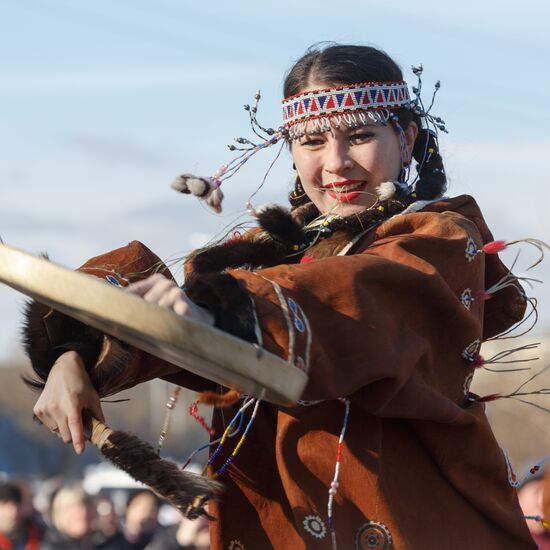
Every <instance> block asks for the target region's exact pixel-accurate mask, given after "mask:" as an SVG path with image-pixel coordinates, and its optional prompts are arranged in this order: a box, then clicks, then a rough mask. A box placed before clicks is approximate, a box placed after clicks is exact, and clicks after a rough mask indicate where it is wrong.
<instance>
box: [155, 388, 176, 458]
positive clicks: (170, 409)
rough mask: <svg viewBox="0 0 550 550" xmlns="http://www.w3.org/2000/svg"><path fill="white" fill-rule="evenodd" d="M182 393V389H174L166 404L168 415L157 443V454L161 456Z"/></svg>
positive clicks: (165, 416) (165, 417)
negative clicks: (173, 413)
mask: <svg viewBox="0 0 550 550" xmlns="http://www.w3.org/2000/svg"><path fill="white" fill-rule="evenodd" d="M180 392H181V387H180V386H177V387H175V388H174V390H173V391H172V393H171V394H170V397H169V398H168V401H167V402H166V414H165V415H164V422H163V423H162V429H161V431H160V435H159V440H158V443H157V454H159V455H160V451H161V449H162V447H163V445H164V441H165V439H166V435H167V434H168V428H169V427H170V420H171V418H172V412H173V410H174V408H175V407H176V405H177V403H178V398H179V395H180Z"/></svg>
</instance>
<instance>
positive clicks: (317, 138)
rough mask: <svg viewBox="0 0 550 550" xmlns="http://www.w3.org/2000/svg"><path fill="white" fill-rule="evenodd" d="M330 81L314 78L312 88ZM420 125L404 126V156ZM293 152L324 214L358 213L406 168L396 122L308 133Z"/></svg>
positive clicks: (305, 184)
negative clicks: (378, 190) (402, 168)
mask: <svg viewBox="0 0 550 550" xmlns="http://www.w3.org/2000/svg"><path fill="white" fill-rule="evenodd" d="M326 87H327V86H326V85H324V86H323V84H322V83H321V84H319V83H314V84H313V85H312V86H311V87H309V86H308V89H322V88H326ZM417 132H418V129H417V126H416V124H414V123H411V124H410V125H409V127H408V128H407V130H406V131H405V138H406V151H405V158H407V159H410V156H411V151H412V146H413V144H414V140H415V139H416V135H417ZM291 151H292V157H293V159H294V164H295V165H296V171H297V173H298V175H299V177H300V181H301V182H302V186H303V188H304V190H305V192H306V193H307V195H308V197H309V198H310V199H311V200H312V201H313V203H314V204H315V206H317V208H318V209H319V211H320V212H323V213H333V214H338V215H341V216H350V215H352V214H357V213H359V212H361V211H363V210H365V209H366V208H369V207H371V206H372V205H374V204H375V203H376V201H377V199H378V196H377V194H376V189H377V187H378V186H379V185H380V184H381V183H382V182H384V181H392V180H393V181H395V180H396V179H397V178H398V176H399V172H400V170H401V164H402V158H401V145H400V140H399V135H398V134H397V132H396V131H395V128H394V126H393V125H392V124H388V125H386V126H383V125H377V124H375V123H374V122H373V123H369V124H367V125H366V126H360V127H358V128H348V127H347V126H345V125H341V126H340V128H334V127H333V128H332V130H331V131H330V132H324V133H318V134H307V135H305V136H304V137H303V138H301V139H299V140H296V141H294V142H293V143H292V147H291Z"/></svg>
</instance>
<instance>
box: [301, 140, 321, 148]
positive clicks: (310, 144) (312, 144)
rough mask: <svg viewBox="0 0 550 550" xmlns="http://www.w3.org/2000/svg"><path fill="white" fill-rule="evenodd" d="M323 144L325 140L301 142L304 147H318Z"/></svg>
mask: <svg viewBox="0 0 550 550" xmlns="http://www.w3.org/2000/svg"><path fill="white" fill-rule="evenodd" d="M322 144H323V140H322V139H319V138H309V139H306V140H304V141H301V142H300V145H302V146H303V147H318V146H319V145H322Z"/></svg>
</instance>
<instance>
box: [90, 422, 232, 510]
mask: <svg viewBox="0 0 550 550" xmlns="http://www.w3.org/2000/svg"><path fill="white" fill-rule="evenodd" d="M86 424H87V426H88V428H89V429H90V428H91V429H90V431H89V433H90V438H89V439H90V441H91V443H92V444H93V445H95V446H96V447H97V448H98V449H99V450H100V452H101V454H102V455H103V456H104V457H105V458H106V459H107V460H109V461H110V462H112V463H113V464H114V465H115V466H117V467H118V468H120V469H121V470H124V471H125V472H126V473H128V474H129V475H130V476H131V477H132V478H134V479H135V480H136V481H140V482H142V483H144V484H145V485H148V486H149V487H150V488H151V489H152V490H153V491H154V492H155V493H157V494H158V495H159V496H161V497H162V498H165V499H166V500H167V501H168V502H169V503H170V504H172V505H173V506H175V507H176V508H177V509H178V510H179V511H180V512H181V513H182V514H183V515H185V516H186V517H187V518H189V519H196V518H198V517H199V516H202V515H204V516H207V517H209V518H210V516H208V514H207V512H206V510H205V509H204V505H205V504H206V503H207V502H208V501H209V500H210V499H212V498H215V497H216V496H219V495H220V493H221V491H222V485H221V484H220V483H218V482H216V481H213V480H211V479H208V478H207V477H204V476H200V475H196V474H192V473H189V472H183V471H182V470H180V469H179V467H178V465H177V464H176V463H175V462H172V461H170V460H166V459H163V458H160V457H159V455H158V454H157V453H156V451H155V450H154V449H153V447H152V446H151V445H149V443H146V442H145V441H142V440H141V439H139V438H138V437H136V436H134V435H131V434H128V433H126V432H123V431H119V430H113V429H111V428H109V427H108V426H106V425H105V424H103V422H101V421H99V420H97V419H96V418H93V417H92V416H90V415H86ZM210 519H211V518H210Z"/></svg>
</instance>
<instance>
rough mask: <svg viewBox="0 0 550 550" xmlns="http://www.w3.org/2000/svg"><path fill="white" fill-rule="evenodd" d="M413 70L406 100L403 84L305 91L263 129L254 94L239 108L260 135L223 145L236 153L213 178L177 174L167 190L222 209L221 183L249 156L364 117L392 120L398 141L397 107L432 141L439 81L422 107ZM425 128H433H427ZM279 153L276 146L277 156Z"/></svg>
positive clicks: (440, 126) (439, 123) (441, 125)
mask: <svg viewBox="0 0 550 550" xmlns="http://www.w3.org/2000/svg"><path fill="white" fill-rule="evenodd" d="M412 71H413V73H414V74H415V75H416V77H417V78H418V84H417V86H413V87H412V92H413V94H414V96H415V98H414V99H412V100H411V98H410V95H409V90H408V88H407V84H406V82H404V81H399V82H361V83H358V84H345V85H340V86H337V87H334V88H327V89H322V90H308V91H306V92H300V93H299V94H296V95H293V96H290V97H288V98H285V99H284V100H283V102H282V103H283V125H282V126H279V127H278V128H277V129H273V128H265V127H263V126H262V125H261V124H260V123H259V122H258V120H257V117H256V115H257V112H258V103H259V101H260V98H261V95H260V92H256V94H255V96H254V99H255V103H254V105H252V106H250V105H245V106H244V110H245V111H247V112H248V115H249V117H250V126H251V128H252V132H253V133H254V134H255V135H256V136H257V137H258V138H259V139H260V141H257V140H256V139H254V141H252V140H250V139H247V138H243V137H239V138H236V139H235V143H236V144H237V145H234V144H230V145H228V147H229V150H230V151H241V153H239V155H238V156H237V157H236V158H234V159H233V160H232V161H231V162H229V163H228V164H223V165H222V166H220V168H219V169H218V170H217V171H216V173H215V174H214V175H213V176H207V177H199V176H195V175H192V174H183V175H181V176H178V177H177V178H176V179H175V180H174V181H173V182H172V188H173V189H175V190H176V191H179V192H180V193H185V194H192V195H195V196H197V197H199V198H200V199H202V200H204V201H205V202H206V204H207V205H208V206H210V208H212V209H213V210H214V211H215V212H221V203H222V200H223V193H222V191H221V189H220V186H221V185H222V183H223V182H224V181H225V180H226V179H228V178H230V177H231V176H233V175H234V174H235V173H236V172H237V171H238V170H239V169H240V168H241V167H242V166H243V165H244V164H245V163H246V162H247V161H248V160H249V159H250V158H251V157H252V156H253V155H255V154H256V153H257V152H259V151H262V150H263V149H267V148H268V147H271V146H272V145H275V144H277V143H278V142H280V141H283V142H284V141H287V140H294V139H299V138H300V137H302V136H304V135H305V134H306V132H308V133H312V132H328V131H330V130H331V128H332V127H335V128H338V127H339V126H340V125H341V124H345V125H346V126H348V127H357V126H365V125H366V124H367V123H368V120H371V121H373V122H374V123H376V124H388V122H392V123H393V124H394V125H395V127H396V129H397V130H398V132H399V134H400V139H401V140H402V141H403V130H402V128H401V126H400V124H399V119H398V117H397V115H396V114H395V113H393V112H392V111H394V110H396V109H400V108H403V109H410V110H411V111H412V112H413V113H415V114H416V115H418V116H419V117H420V118H421V119H422V120H423V124H424V126H425V127H426V129H428V130H429V131H430V132H432V133H433V134H434V135H435V137H436V139H437V130H441V131H443V132H446V131H447V130H446V129H445V122H444V121H443V120H442V119H441V118H439V117H435V116H433V115H432V114H430V111H431V109H432V106H433V104H434V99H435V95H436V93H437V91H438V90H439V88H440V83H439V81H438V82H436V84H435V89H434V92H433V95H432V99H431V103H430V105H429V107H428V108H425V107H424V104H423V102H422V98H421V95H420V94H421V90H422V78H421V75H422V72H423V68H422V65H419V66H418V67H412ZM430 128H433V130H431V129H430ZM281 151H282V147H281V149H279V152H278V153H277V157H276V158H275V160H277V158H278V156H279V155H280V153H281ZM275 160H274V161H273V162H272V163H271V165H270V167H269V169H268V171H267V173H266V174H265V175H264V178H263V180H262V183H261V185H260V186H259V188H258V189H257V190H256V191H255V192H254V193H253V194H252V195H251V196H250V197H249V199H248V201H247V203H246V208H247V210H248V212H249V213H250V214H252V215H255V214H256V211H255V210H254V208H253V206H252V204H251V202H250V200H251V199H252V197H253V196H254V195H255V194H256V193H257V192H258V190H259V189H260V188H261V187H262V186H263V184H264V183H265V180H266V178H267V175H268V174H269V171H270V170H271V167H272V166H273V164H274V162H275Z"/></svg>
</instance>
